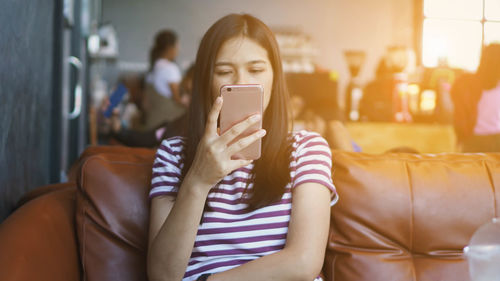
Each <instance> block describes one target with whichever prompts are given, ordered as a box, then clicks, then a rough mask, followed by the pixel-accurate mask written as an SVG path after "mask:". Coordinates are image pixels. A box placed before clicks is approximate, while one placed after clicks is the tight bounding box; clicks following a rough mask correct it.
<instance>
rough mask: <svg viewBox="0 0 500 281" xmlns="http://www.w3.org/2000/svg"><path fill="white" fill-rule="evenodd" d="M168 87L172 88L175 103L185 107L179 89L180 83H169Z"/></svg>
mask: <svg viewBox="0 0 500 281" xmlns="http://www.w3.org/2000/svg"><path fill="white" fill-rule="evenodd" d="M168 87H169V88H170V92H171V93H172V98H173V99H174V101H175V102H176V103H178V104H180V105H182V106H184V104H183V102H182V98H181V91H180V89H179V83H169V84H168Z"/></svg>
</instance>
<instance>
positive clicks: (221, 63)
mask: <svg viewBox="0 0 500 281" xmlns="http://www.w3.org/2000/svg"><path fill="white" fill-rule="evenodd" d="M225 65H229V66H233V65H234V64H232V63H230V62H227V61H220V62H216V63H215V66H225Z"/></svg>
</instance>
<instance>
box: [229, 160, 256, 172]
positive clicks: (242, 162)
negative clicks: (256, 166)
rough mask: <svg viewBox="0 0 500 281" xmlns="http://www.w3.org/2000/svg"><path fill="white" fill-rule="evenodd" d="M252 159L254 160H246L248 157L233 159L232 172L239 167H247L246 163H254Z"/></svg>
mask: <svg viewBox="0 0 500 281" xmlns="http://www.w3.org/2000/svg"><path fill="white" fill-rule="evenodd" d="M252 161H253V160H246V159H238V160H231V166H230V170H231V172H232V171H234V170H236V169H239V168H241V167H245V166H246V165H249V164H250V163H252Z"/></svg>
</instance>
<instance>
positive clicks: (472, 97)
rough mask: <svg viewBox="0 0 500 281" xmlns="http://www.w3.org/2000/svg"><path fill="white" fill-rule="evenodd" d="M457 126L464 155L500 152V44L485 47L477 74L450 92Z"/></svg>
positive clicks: (464, 78) (467, 76)
mask: <svg viewBox="0 0 500 281" xmlns="http://www.w3.org/2000/svg"><path fill="white" fill-rule="evenodd" d="M451 98H452V101H453V104H454V127H455V133H456V136H457V142H458V145H459V149H460V150H461V151H463V152H499V151H500V44H498V43H495V44H490V45H488V46H486V47H484V49H483V52H482V56H481V61H480V63H479V67H478V68H477V71H476V73H468V74H464V75H462V76H461V77H459V78H458V79H457V80H456V81H455V83H454V84H453V87H452V89H451Z"/></svg>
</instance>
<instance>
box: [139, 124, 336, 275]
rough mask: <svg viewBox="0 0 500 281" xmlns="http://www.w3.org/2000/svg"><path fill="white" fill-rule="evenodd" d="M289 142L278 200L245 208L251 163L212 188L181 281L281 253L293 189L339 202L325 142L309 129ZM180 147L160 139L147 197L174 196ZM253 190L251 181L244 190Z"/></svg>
mask: <svg viewBox="0 0 500 281" xmlns="http://www.w3.org/2000/svg"><path fill="white" fill-rule="evenodd" d="M291 138H292V140H293V151H292V158H291V163H290V179H291V182H290V183H289V184H288V185H287V186H286V189H285V193H284V194H283V196H282V198H281V200H280V201H278V202H276V203H272V204H270V205H268V206H265V207H262V208H260V209H257V210H254V211H250V212H248V211H247V210H246V207H247V204H245V203H241V202H240V199H241V197H242V195H243V192H244V190H245V186H246V183H247V181H248V180H249V178H250V172H251V170H252V168H253V164H250V165H248V166H245V167H242V168H240V169H237V170H234V171H233V172H231V173H230V174H229V175H227V176H226V177H224V179H222V180H221V181H220V182H219V183H218V184H216V185H215V186H214V187H212V189H211V190H210V192H209V194H208V197H207V206H208V208H207V210H206V211H205V213H204V215H203V219H202V223H201V224H200V226H199V228H198V233H197V235H196V240H195V244H194V248H193V251H192V253H191V257H190V259H189V263H188V267H187V270H186V273H185V275H184V279H183V280H196V278H198V276H200V275H201V274H205V273H217V272H222V271H226V270H229V269H231V268H234V267H237V266H239V265H242V264H244V263H246V262H249V261H252V260H254V259H257V258H259V257H262V256H265V255H269V254H272V253H275V252H277V251H279V250H281V249H283V248H284V246H285V242H286V236H287V233H288V223H289V221H290V213H291V208H292V199H293V198H292V191H293V189H294V188H295V187H296V186H299V185H300V184H304V183H308V182H314V183H319V184H321V185H323V186H325V187H326V188H328V189H329V190H330V191H331V194H332V199H331V205H333V204H335V203H336V202H337V200H338V196H337V193H336V191H335V187H334V185H333V182H332V178H331V167H332V161H331V151H330V148H329V147H328V143H327V142H326V141H325V139H323V138H322V137H321V136H320V135H319V134H317V133H311V132H307V131H299V132H294V133H293V135H291ZM183 148H184V139H183V138H181V137H174V138H170V139H167V140H164V141H163V142H162V144H161V146H160V147H159V148H158V151H157V154H156V159H155V162H154V165H153V177H152V189H151V191H150V193H149V196H150V198H152V197H155V196H159V195H169V196H176V195H177V191H178V187H179V186H180V180H179V178H180V175H181V169H182V167H183V157H182V155H183ZM252 187H253V184H252V183H250V184H249V186H248V188H249V189H251V188H252Z"/></svg>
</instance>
